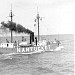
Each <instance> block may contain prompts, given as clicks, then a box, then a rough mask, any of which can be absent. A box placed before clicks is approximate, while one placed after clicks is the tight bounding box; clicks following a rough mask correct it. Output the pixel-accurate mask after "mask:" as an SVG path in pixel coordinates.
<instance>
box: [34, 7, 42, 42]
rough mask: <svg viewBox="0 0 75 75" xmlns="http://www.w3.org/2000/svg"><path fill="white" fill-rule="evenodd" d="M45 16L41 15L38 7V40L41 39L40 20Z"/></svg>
mask: <svg viewBox="0 0 75 75" xmlns="http://www.w3.org/2000/svg"><path fill="white" fill-rule="evenodd" d="M42 18H43V17H40V16H39V12H38V7H37V17H36V19H35V22H36V21H37V25H38V42H39V40H40V29H39V28H40V20H42Z"/></svg>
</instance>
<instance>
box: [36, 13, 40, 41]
mask: <svg viewBox="0 0 75 75" xmlns="http://www.w3.org/2000/svg"><path fill="white" fill-rule="evenodd" d="M39 19H40V16H39V13H37V22H38V42H39V39H40V37H39Z"/></svg>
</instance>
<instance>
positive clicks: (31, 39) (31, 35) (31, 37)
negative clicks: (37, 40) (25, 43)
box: [30, 32, 34, 44]
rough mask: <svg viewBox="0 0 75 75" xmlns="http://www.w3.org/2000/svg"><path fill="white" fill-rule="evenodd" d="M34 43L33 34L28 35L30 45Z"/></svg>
mask: <svg viewBox="0 0 75 75" xmlns="http://www.w3.org/2000/svg"><path fill="white" fill-rule="evenodd" d="M32 42H34V32H32V33H30V44H32Z"/></svg>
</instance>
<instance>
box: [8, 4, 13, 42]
mask: <svg viewBox="0 0 75 75" xmlns="http://www.w3.org/2000/svg"><path fill="white" fill-rule="evenodd" d="M13 16H14V15H13V13H12V4H11V12H10V15H9V17H10V18H11V26H12V18H13ZM12 42H13V36H12V29H11V43H12Z"/></svg>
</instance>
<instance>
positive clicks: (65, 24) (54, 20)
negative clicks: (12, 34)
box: [0, 0, 75, 35]
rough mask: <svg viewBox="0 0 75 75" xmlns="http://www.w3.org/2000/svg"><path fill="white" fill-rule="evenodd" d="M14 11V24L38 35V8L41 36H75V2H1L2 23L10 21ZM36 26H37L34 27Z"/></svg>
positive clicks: (35, 0) (17, 0) (18, 0)
mask: <svg viewBox="0 0 75 75" xmlns="http://www.w3.org/2000/svg"><path fill="white" fill-rule="evenodd" d="M11 3H12V10H13V14H14V16H13V22H16V23H17V24H21V25H23V26H24V27H26V28H28V29H30V30H32V31H34V32H35V34H37V23H35V22H34V20H35V18H36V15H37V7H38V12H39V15H40V17H42V21H41V20H40V35H50V34H74V32H75V28H74V25H75V1H74V0H0V22H2V21H5V22H7V21H8V20H10V17H9V14H10V10H11ZM34 24H36V26H34Z"/></svg>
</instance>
